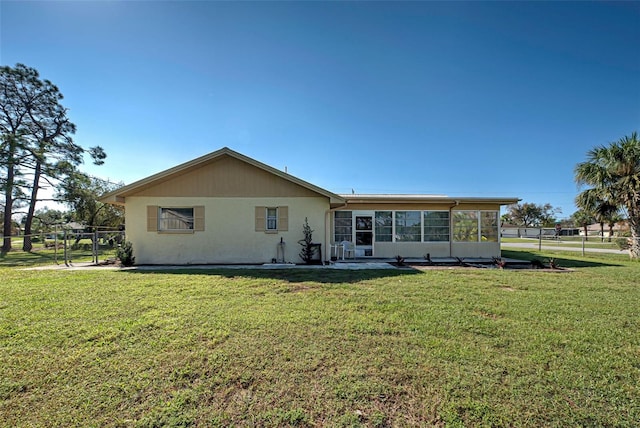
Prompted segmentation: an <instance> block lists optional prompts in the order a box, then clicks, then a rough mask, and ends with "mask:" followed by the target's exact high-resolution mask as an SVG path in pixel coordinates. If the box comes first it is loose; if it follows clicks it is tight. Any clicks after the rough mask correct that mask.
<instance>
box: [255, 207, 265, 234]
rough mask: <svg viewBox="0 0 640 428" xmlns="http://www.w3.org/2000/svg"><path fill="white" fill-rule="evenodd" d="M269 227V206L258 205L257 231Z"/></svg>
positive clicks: (262, 230)
mask: <svg viewBox="0 0 640 428" xmlns="http://www.w3.org/2000/svg"><path fill="white" fill-rule="evenodd" d="M266 228H267V207H256V232H264V231H265V229H266Z"/></svg>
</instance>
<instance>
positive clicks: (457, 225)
mask: <svg viewBox="0 0 640 428" xmlns="http://www.w3.org/2000/svg"><path fill="white" fill-rule="evenodd" d="M453 240H454V241H456V242H478V211H455V212H454V214H453Z"/></svg>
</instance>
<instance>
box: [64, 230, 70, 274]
mask: <svg viewBox="0 0 640 428" xmlns="http://www.w3.org/2000/svg"><path fill="white" fill-rule="evenodd" d="M63 239H64V265H65V266H69V259H68V257H67V229H65V230H64V238H63Z"/></svg>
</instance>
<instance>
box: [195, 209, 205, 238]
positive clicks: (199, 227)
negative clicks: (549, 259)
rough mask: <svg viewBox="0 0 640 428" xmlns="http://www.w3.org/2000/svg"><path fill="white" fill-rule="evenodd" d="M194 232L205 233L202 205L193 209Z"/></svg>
mask: <svg viewBox="0 0 640 428" xmlns="http://www.w3.org/2000/svg"><path fill="white" fill-rule="evenodd" d="M193 230H194V231H196V232H202V231H204V206H202V205H199V206H195V207H193Z"/></svg>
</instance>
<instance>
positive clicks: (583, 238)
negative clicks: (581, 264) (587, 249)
mask: <svg viewBox="0 0 640 428" xmlns="http://www.w3.org/2000/svg"><path fill="white" fill-rule="evenodd" d="M584 240H585V237H584V236H583V237H582V255H583V256H584Z"/></svg>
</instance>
